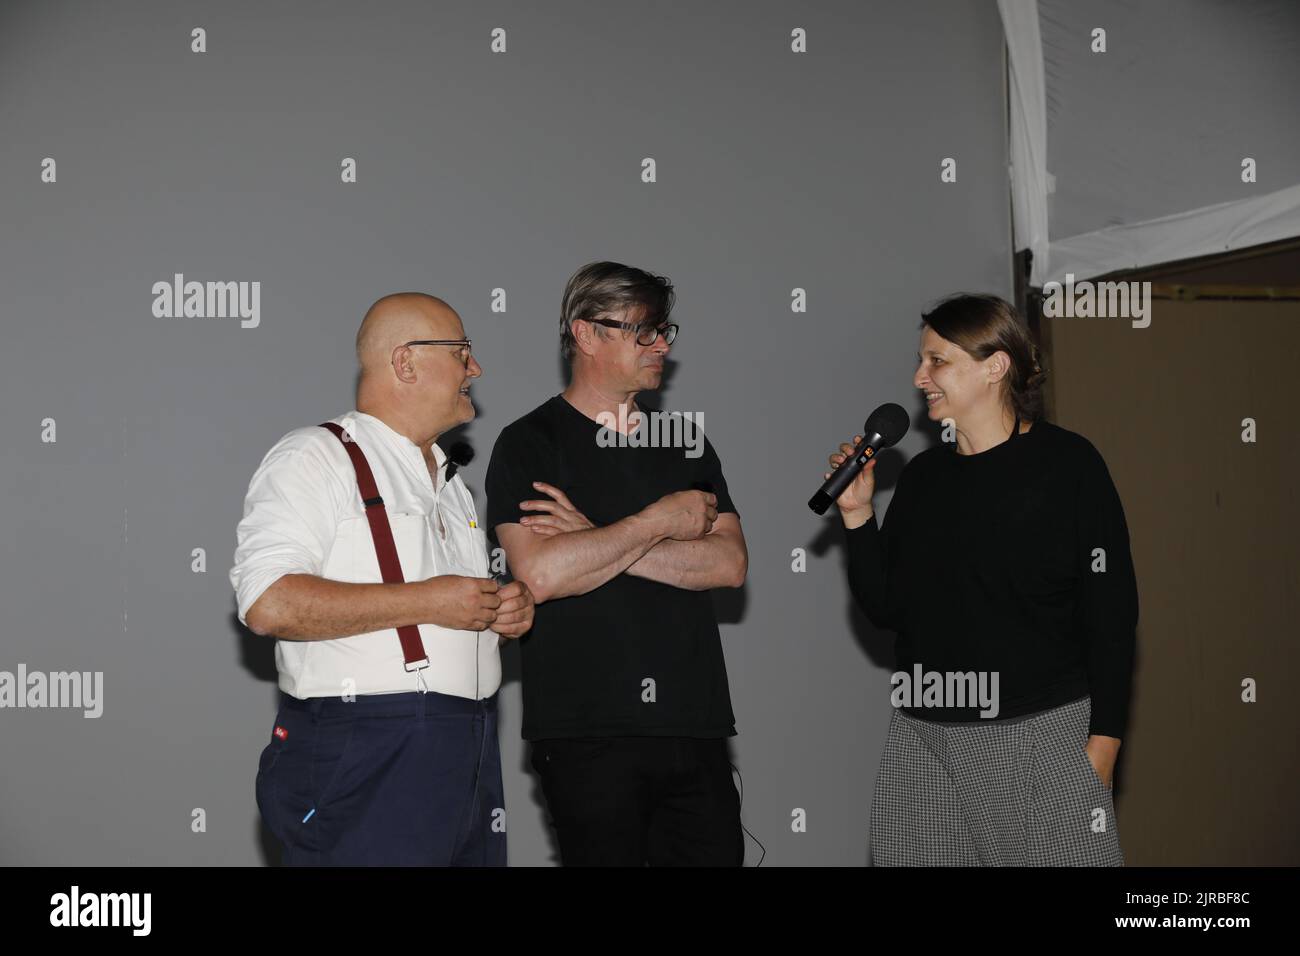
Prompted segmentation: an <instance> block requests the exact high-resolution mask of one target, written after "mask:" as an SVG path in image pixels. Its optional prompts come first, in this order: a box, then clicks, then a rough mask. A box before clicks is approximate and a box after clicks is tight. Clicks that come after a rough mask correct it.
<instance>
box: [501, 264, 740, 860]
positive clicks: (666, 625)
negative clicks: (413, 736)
mask: <svg viewBox="0 0 1300 956" xmlns="http://www.w3.org/2000/svg"><path fill="white" fill-rule="evenodd" d="M673 298H674V296H673V287H672V285H671V284H669V282H668V280H667V279H664V278H662V277H660V276H654V275H651V274H650V273H648V272H645V271H643V270H641V269H636V268H633V267H631V266H626V265H622V264H620V263H615V262H596V263H592V264H590V265H588V266H584V267H583V268H582V269H579V270H578V272H577V273H576V274H575V275H574V276H573V277H572V278H571V279H570V280H569V283H568V286H567V288H566V289H565V293H564V301H563V304H562V307H561V320H560V340H561V349H562V352H563V355H564V357H565V358H566V359H567V360H568V362H569V366H570V368H571V370H572V373H573V376H572V381H571V383H570V384H569V387H568V388H566V389H565V390H564V392H563V393H561V394H559V395H556V396H554V397H552V398H551V399H549V400H548V401H547V402H545V403H543V404H542V405H541V406H539V407H538V408H536V409H534V410H533V411H531V412H529V413H528V414H527V415H525V416H524V417H523V418H520V419H519V420H518V421H516V422H514V423H512V424H510V425H508V426H507V427H506V428H505V429H504V430H503V431H502V432H501V435H500V437H499V438H498V439H497V443H496V446H495V448H494V449H493V451H492V461H491V463H490V464H489V465H488V475H487V490H488V521H489V523H490V524H491V526H492V527H493V529H494V530H495V533H496V535H497V537H498V539H499V541H500V542H501V545H502V546H503V547H504V548H505V552H506V558H507V560H508V562H509V565H510V568H511V571H512V572H513V574H514V576H515V579H516V580H522V581H525V582H527V584H528V587H529V590H531V591H532V592H533V594H534V596H535V599H536V601H537V611H536V622H535V624H534V626H533V630H532V631H531V633H530V634H529V635H528V636H527V637H525V638H524V640H523V641H522V642H521V645H520V650H521V659H522V678H523V680H522V683H523V736H524V738H525V739H527V740H529V741H531V743H532V756H531V760H532V766H533V769H534V770H535V771H536V772H537V774H538V776H539V778H540V779H541V784H542V790H543V793H544V794H545V796H546V804H547V809H548V811H549V813H550V817H551V821H552V823H553V825H554V827H555V832H556V835H557V837H558V840H559V845H560V857H561V860H562V862H563V863H564V864H565V865H569V866H572V865H603V866H644V865H647V864H649V865H654V866H660V865H669V866H671V865H710V866H738V865H740V864H741V863H742V862H743V860H744V841H743V837H742V830H741V825H740V803H739V796H738V793H737V790H736V786H735V783H734V782H733V779H732V767H731V764H730V760H729V754H728V738H729V737H731V736H733V735H734V734H735V733H736V730H735V717H734V716H733V714H732V710H731V698H730V692H729V689H728V686H727V672H726V664H725V662H724V659H723V654H722V643H721V640H720V637H719V633H718V625H717V620H716V618H715V617H714V611H713V601H712V598H711V596H710V594H709V590H710V589H712V588H722V587H727V588H734V587H740V586H741V585H742V584H743V583H744V580H745V573H746V569H747V563H748V558H747V553H746V548H745V537H744V534H743V533H742V531H741V528H740V518H739V516H738V515H737V514H736V509H735V507H734V505H733V504H732V502H731V497H730V495H729V493H728V490H727V482H726V479H725V478H724V477H723V474H722V465H721V462H720V461H719V459H718V455H717V453H716V452H715V451H714V449H713V446H712V445H711V444H710V443H709V442H708V440H707V438H705V437H704V436H703V434H702V432H697V433H695V434H693V435H691V436H690V438H691V440H690V441H689V442H688V443H687V442H684V444H689V445H690V446H691V448H692V449H693V450H694V451H695V454H693V455H692V454H690V453H689V451H688V449H687V448H685V447H672V446H667V447H666V446H664V445H662V444H658V443H646V442H644V441H641V440H636V441H626V442H624V441H618V440H615V441H612V442H611V441H610V440H609V439H610V437H611V435H610V434H609V433H608V431H607V429H609V428H610V427H611V423H613V424H612V427H613V428H620V427H628V428H629V430H635V429H636V428H637V427H645V421H644V420H642V422H641V423H640V426H637V424H636V423H635V421H634V418H635V416H636V414H637V413H638V412H640V411H642V410H641V409H640V408H639V406H638V404H637V401H636V396H637V395H638V393H640V392H642V391H646V390H653V389H657V388H658V387H659V385H660V383H661V381H662V378H663V372H664V362H665V360H666V358H667V355H668V350H669V347H670V346H671V345H672V343H673V341H674V340H675V338H676V336H677V326H676V325H675V324H672V323H670V322H668V318H669V313H670V311H671V309H672V304H673ZM620 422H622V423H626V424H625V425H624V426H620V425H619V424H618V423H620ZM676 424H677V425H678V426H679V427H678V434H679V435H681V436H682V437H683V439H684V438H685V437H686V435H687V432H686V428H687V427H688V426H690V427H694V425H693V423H692V422H689V421H687V422H678V423H676ZM603 430H606V431H603ZM642 437H643V436H642ZM701 446H702V453H701Z"/></svg>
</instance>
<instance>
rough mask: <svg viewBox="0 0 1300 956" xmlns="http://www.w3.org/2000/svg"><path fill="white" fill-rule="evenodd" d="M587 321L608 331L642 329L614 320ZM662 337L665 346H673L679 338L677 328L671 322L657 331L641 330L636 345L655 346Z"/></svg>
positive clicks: (632, 324)
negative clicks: (674, 341)
mask: <svg viewBox="0 0 1300 956" xmlns="http://www.w3.org/2000/svg"><path fill="white" fill-rule="evenodd" d="M587 321H588V322H592V323H595V324H596V325H603V326H605V327H606V328H608V329H623V330H624V331H626V332H631V331H634V330H636V329H641V326H639V325H636V324H635V323H632V322H617V321H615V320H614V319H587ZM661 335H662V336H663V337H664V344H666V345H672V344H673V339H675V338H677V326H676V325H674V324H673V323H671V322H670V323H669V324H667V325H661V326H659V328H657V329H641V331H640V332H639V333H638V334H637V337H636V344H637V345H654V344H655V342H656V341H657V340H658V339H659V336H661Z"/></svg>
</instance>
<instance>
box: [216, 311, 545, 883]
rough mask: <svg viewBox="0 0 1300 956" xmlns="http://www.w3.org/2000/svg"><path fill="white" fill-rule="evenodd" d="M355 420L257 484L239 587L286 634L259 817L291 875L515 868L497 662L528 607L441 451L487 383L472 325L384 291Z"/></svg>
mask: <svg viewBox="0 0 1300 956" xmlns="http://www.w3.org/2000/svg"><path fill="white" fill-rule="evenodd" d="M356 346H357V360H358V363H359V364H360V367H361V377H360V381H359V383H358V385H357V398H356V408H355V409H354V410H352V411H349V412H345V413H344V414H342V415H339V416H337V417H336V418H333V419H330V420H328V421H326V422H323V423H322V424H321V425H319V426H315V425H313V426H310V427H306V428H298V429H295V430H293V431H291V432H289V433H288V434H286V435H285V436H284V437H282V438H281V439H280V440H279V441H278V442H276V443H275V445H274V446H273V447H272V448H271V450H270V451H269V452H268V453H267V454H266V456H265V457H264V458H263V459H262V462H261V464H260V466H259V467H258V469H257V471H256V473H255V474H254V475H253V479H252V481H251V482H250V484H249V487H248V494H247V497H246V498H245V501H244V516H243V519H242V520H241V521H240V523H239V528H238V531H237V539H238V544H237V547H236V551H235V563H234V567H233V568H232V569H231V571H230V581H231V584H232V585H233V586H234V589H235V594H236V599H237V603H238V616H239V620H240V621H241V623H243V624H245V625H247V626H248V627H249V628H250V629H251V630H252V631H253V632H254V633H256V634H259V635H263V636H267V637H272V638H274V639H275V644H276V648H275V658H276V669H277V671H278V674H279V686H280V692H281V693H280V705H279V710H278V712H277V714H276V719H275V724H274V725H273V729H272V731H271V735H270V742H269V743H268V744H267V745H266V747H265V749H264V750H263V751H262V755H261V760H260V761H259V764H258V770H257V781H256V788H255V789H256V795H257V805H258V808H259V810H260V811H261V814H262V819H263V820H264V822H265V823H266V826H267V828H268V829H269V830H270V831H271V833H272V834H273V835H274V836H275V837H276V839H277V840H278V841H279V842H280V844H281V846H282V847H283V857H282V862H283V863H284V864H285V865H347V866H357V865H372V864H373V865H385V866H393V865H443V866H445V865H492V866H504V865H505V862H506V835H505V819H504V814H505V809H504V807H505V801H504V793H503V788H502V781H501V757H500V751H499V750H498V747H497V690H498V688H499V686H500V684H501V658H500V652H499V647H500V645H501V644H502V643H504V642H505V641H506V640H508V639H510V638H517V637H519V636H521V635H522V634H524V633H525V632H526V631H527V630H528V629H529V627H531V625H532V621H533V598H532V594H531V593H530V592H529V590H528V588H527V586H526V585H525V584H524V583H523V582H521V581H516V582H512V583H510V584H508V585H504V586H502V585H499V584H498V583H497V581H496V580H494V579H493V576H492V575H491V573H490V571H489V565H488V554H487V546H486V536H485V532H484V529H483V526H482V523H481V522H480V521H479V519H478V514H477V512H476V510H475V507H474V500H473V498H472V496H471V495H470V494H469V491H468V490H467V489H466V487H465V485H464V482H463V481H462V480H461V478H460V476H459V475H456V474H454V469H453V467H449V466H450V465H451V463H450V462H449V461H448V458H447V455H446V453H445V452H444V451H443V450H442V449H441V448H440V447H439V445H438V442H437V439H438V438H439V436H441V435H442V434H444V433H445V432H447V431H448V430H450V429H452V428H455V427H456V426H458V425H462V424H464V423H466V422H468V421H470V420H471V419H473V418H474V415H475V411H474V405H473V403H472V402H471V400H470V397H469V390H470V384H471V382H472V381H473V380H474V379H476V378H478V377H479V376H481V375H482V374H483V369H482V368H481V367H480V366H479V364H478V362H477V361H476V360H475V359H474V356H473V354H472V351H471V343H470V340H469V339H468V338H467V337H466V336H465V330H464V327H463V325H462V323H461V319H460V316H459V315H457V314H456V312H455V310H454V309H452V308H451V307H450V306H449V305H447V303H445V302H443V301H442V300H441V299H438V298H435V297H433V296H430V295H424V294H422V293H400V294H396V295H389V296H385V297H384V298H382V299H380V300H379V301H377V302H376V303H375V304H374V305H372V306H371V307H370V310H369V311H368V312H367V313H366V316H365V318H364V320H363V321H362V323H361V327H360V329H359V330H358V332H357V341H356Z"/></svg>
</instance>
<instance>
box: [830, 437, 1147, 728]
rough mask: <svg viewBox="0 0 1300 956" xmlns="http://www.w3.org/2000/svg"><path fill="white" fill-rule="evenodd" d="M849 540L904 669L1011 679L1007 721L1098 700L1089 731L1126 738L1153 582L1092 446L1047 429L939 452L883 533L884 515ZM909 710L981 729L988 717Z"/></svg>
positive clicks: (868, 596) (924, 465)
mask: <svg viewBox="0 0 1300 956" xmlns="http://www.w3.org/2000/svg"><path fill="white" fill-rule="evenodd" d="M847 539H848V549H849V584H850V588H851V590H852V592H853V595H854V597H855V598H856V600H857V602H858V604H859V606H861V607H862V609H863V611H864V612H866V614H867V616H868V617H869V618H870V619H871V620H872V622H873V623H875V624H876V625H877V626H879V627H884V628H888V629H890V630H893V631H896V632H897V634H898V640H897V645H896V649H897V658H898V660H897V666H898V669H899V670H900V671H904V672H907V673H908V674H909V675H911V674H914V673H915V666H916V665H917V664H919V665H920V666H921V669H922V673H925V672H930V671H935V672H939V673H945V672H962V673H965V672H970V671H975V672H980V671H983V672H986V673H987V672H993V671H996V672H998V675H999V687H998V697H999V704H1000V710H999V713H998V714H997V718H998V719H1002V718H1007V717H1015V716H1021V715H1024V714H1028V713H1033V712H1036V711H1040V710H1045V709H1048V708H1051V707H1055V706H1059V705H1060V704H1064V703H1068V702H1069V701H1071V700H1075V699H1078V698H1079V697H1082V696H1083V695H1084V694H1091V696H1092V720H1091V727H1090V730H1089V732H1090V733H1094V734H1103V735H1106V736H1110V737H1123V736H1124V730H1125V726H1126V724H1127V721H1128V703H1129V690H1130V683H1131V680H1132V672H1133V654H1134V644H1135V629H1136V627H1137V618H1138V595H1137V582H1136V578H1135V576H1134V571H1133V559H1132V556H1131V554H1130V552H1129V537H1128V526H1127V524H1126V523H1125V520H1124V509H1123V506H1122V505H1121V504H1120V500H1119V494H1118V493H1117V492H1116V490H1115V485H1114V483H1113V482H1112V481H1111V477H1110V472H1109V471H1108V470H1107V468H1106V463H1105V461H1104V460H1103V459H1102V457H1101V455H1100V453H1099V452H1098V451H1097V449H1096V448H1095V447H1093V445H1092V443H1091V442H1089V441H1088V440H1087V439H1086V438H1084V437H1083V436H1081V435H1078V434H1076V433H1074V432H1071V431H1068V430H1066V429H1064V428H1061V427H1059V426H1057V425H1053V424H1051V423H1050V422H1046V421H1040V422H1037V423H1035V424H1034V426H1033V428H1031V429H1030V430H1029V431H1028V432H1026V433H1025V434H1023V435H1015V436H1013V437H1011V438H1009V439H1008V440H1007V441H1005V442H1002V443H1001V444H998V445H995V446H993V447H992V448H990V449H988V450H987V451H984V452H981V453H979V454H976V455H961V454H958V452H957V450H956V447H955V446H954V445H952V444H944V445H940V446H938V447H935V448H930V449H927V450H926V451H924V452H921V453H920V454H919V455H917V456H915V457H914V458H913V459H912V460H911V461H909V462H908V463H907V466H906V467H905V468H904V469H903V473H902V475H901V476H900V478H899V482H898V486H897V487H896V488H895V489H894V497H893V500H892V501H891V502H890V504H889V511H888V514H887V515H886V517H885V521H884V523H883V526H878V524H877V521H876V518H875V517H874V516H873V517H872V519H871V520H870V521H868V522H867V523H866V524H865V525H863V526H862V527H860V528H856V529H854V530H852V531H848V532H847ZM1097 548H1101V549H1104V560H1105V570H1104V571H1100V570H1093V568H1094V564H1095V563H1096V562H1097V561H1098V558H1097V557H1094V549H1097ZM1099 566H1100V565H1098V567H1099ZM905 709H906V710H907V711H908V713H910V714H912V715H914V716H916V717H919V718H921V719H929V720H944V721H972V722H974V721H978V720H980V719H981V718H980V717H979V708H978V707H968V708H964V709H959V708H946V709H941V708H937V707H905Z"/></svg>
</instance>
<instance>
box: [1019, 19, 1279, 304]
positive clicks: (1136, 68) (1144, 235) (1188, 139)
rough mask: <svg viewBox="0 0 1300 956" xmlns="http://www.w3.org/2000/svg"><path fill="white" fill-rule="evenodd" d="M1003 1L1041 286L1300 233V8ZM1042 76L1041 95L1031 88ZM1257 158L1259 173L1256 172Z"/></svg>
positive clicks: (1031, 243)
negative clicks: (1040, 159)
mask: <svg viewBox="0 0 1300 956" xmlns="http://www.w3.org/2000/svg"><path fill="white" fill-rule="evenodd" d="M999 10H1000V11H1001V13H1002V22H1003V29H1004V33H1005V35H1006V39H1007V50H1008V59H1009V62H1010V67H1011V73H1012V84H1011V104H1010V105H1011V111H1012V121H1011V137H1012V144H1011V153H1012V157H1013V168H1012V178H1013V190H1012V198H1013V204H1014V205H1015V207H1016V214H1015V225H1016V247H1017V248H1021V249H1023V248H1029V249H1031V250H1032V251H1033V253H1034V263H1033V274H1032V281H1033V283H1034V284H1035V285H1042V284H1043V283H1044V282H1046V281H1049V280H1053V279H1055V280H1058V281H1064V278H1065V275H1066V274H1067V273H1072V274H1073V275H1074V276H1075V278H1086V277H1089V276H1095V275H1099V274H1101V273H1104V272H1107V271H1110V270H1113V269H1118V268H1134V267H1138V266H1143V265H1151V264H1154V263H1158V262H1168V261H1171V260H1173V259H1181V258H1189V257H1193V256H1201V255H1209V254H1212V253H1216V252H1221V251H1224V250H1227V249H1238V248H1243V247H1245V246H1251V245H1256V244H1258V243H1262V242H1270V241H1274V240H1276V239H1285V238H1289V237H1293V236H1297V235H1300V204H1298V203H1297V199H1296V191H1295V189H1294V188H1293V187H1295V186H1296V185H1297V184H1300V124H1296V123H1294V122H1291V116H1292V115H1293V114H1294V111H1295V102H1294V101H1295V97H1296V94H1297V93H1298V92H1300V3H1297V2H1295V0H1239V2H1234V3H1225V2H1221V0H1182V2H1178V3H1171V2H1167V0H1166V2H1148V3H1142V4H1133V3H1130V2H1127V0H1091V2H1089V3H1087V4H1078V3H1075V2H1070V0H999ZM1097 30H1103V31H1104V40H1105V46H1106V49H1105V52H1097V51H1095V50H1094V46H1095V45H1096V44H1097V39H1098V35H1097V34H1096V33H1095V32H1094V31H1097ZM1035 50H1037V51H1038V57H1037V60H1038V62H1037V63H1035V62H1034V55H1033V54H1034V51H1035ZM1040 72H1041V76H1042V82H1043V94H1042V97H1041V99H1040V98H1039V97H1037V96H1036V95H1032V94H1029V95H1027V94H1026V93H1025V92H1024V91H1026V90H1032V87H1033V85H1034V83H1035V82H1036V77H1037V75H1038V74H1039V73H1040ZM1040 103H1041V104H1042V109H1043V112H1042V113H1039V112H1038V109H1039V104H1040ZM1040 129H1043V130H1045V134H1044V135H1045V141H1046V142H1045V147H1044V146H1042V145H1041V144H1040V143H1039V142H1038V140H1037V137H1038V135H1039V134H1038V131H1039V130H1040ZM1039 155H1043V156H1045V160H1044V165H1043V167H1042V169H1041V171H1040V170H1039V169H1037V168H1035V163H1034V161H1033V159H1034V157H1036V156H1039ZM1022 157H1028V159H1022ZM1246 158H1250V159H1252V160H1254V162H1255V164H1256V170H1257V175H1256V181H1255V182H1243V180H1242V163H1243V160H1245V159H1246ZM1044 207H1045V208H1046V221H1047V232H1048V236H1049V239H1048V242H1047V243H1046V244H1045V243H1043V241H1042V238H1041V230H1042V225H1041V218H1042V217H1043V215H1044V214H1043V212H1042V209H1043V208H1044ZM1044 246H1046V248H1044Z"/></svg>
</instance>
